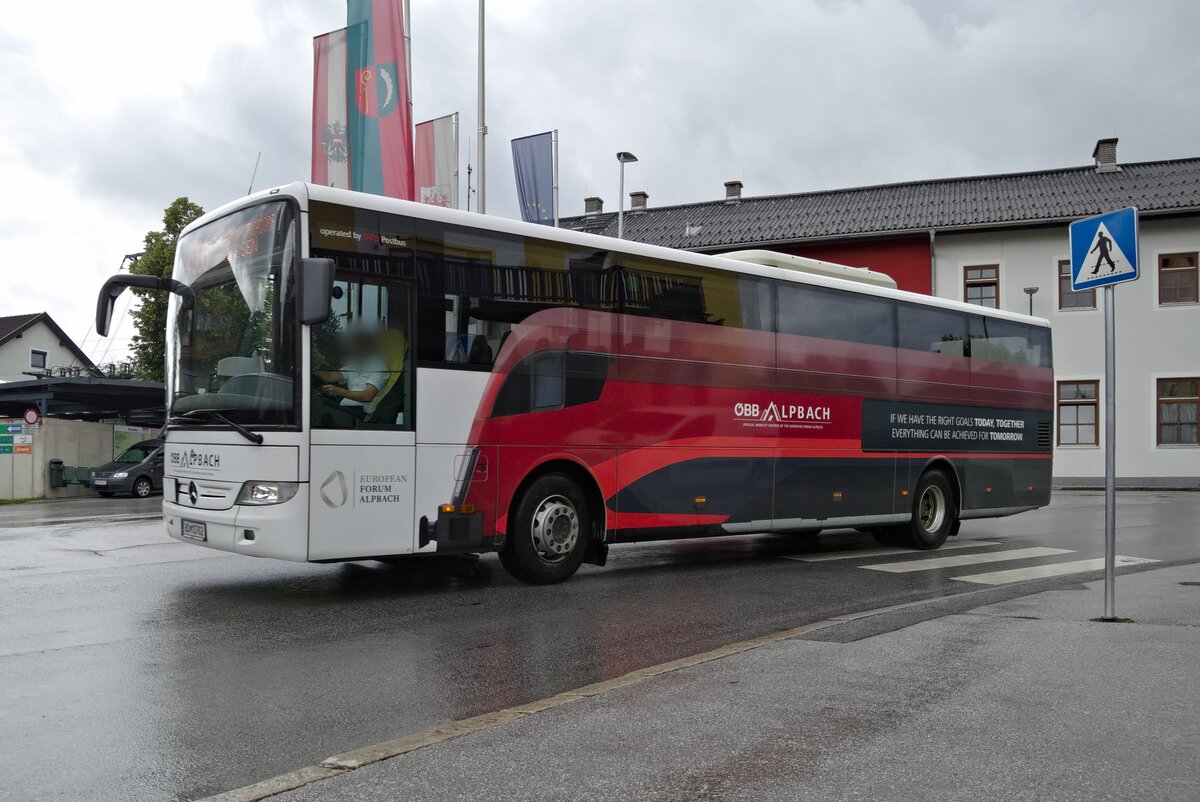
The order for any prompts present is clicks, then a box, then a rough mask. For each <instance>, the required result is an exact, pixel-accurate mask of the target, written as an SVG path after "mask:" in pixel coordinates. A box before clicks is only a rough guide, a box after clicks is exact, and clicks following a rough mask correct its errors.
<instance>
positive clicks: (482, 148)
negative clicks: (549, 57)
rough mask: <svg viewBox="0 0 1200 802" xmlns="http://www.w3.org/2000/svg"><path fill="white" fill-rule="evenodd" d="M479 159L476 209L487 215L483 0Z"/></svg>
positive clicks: (480, 11) (477, 163) (481, 4)
mask: <svg viewBox="0 0 1200 802" xmlns="http://www.w3.org/2000/svg"><path fill="white" fill-rule="evenodd" d="M477 116H478V117H479V157H478V158H477V159H476V160H475V161H476V165H477V166H476V169H477V170H478V171H479V181H478V183H476V185H475V186H476V187H477V189H476V193H477V197H476V203H475V208H476V209H477V210H478V211H479V213H480V214H486V213H487V189H486V188H487V180H486V176H487V169H486V163H487V146H486V142H487V123H486V122H485V121H484V102H483V0H479V110H478V115H477Z"/></svg>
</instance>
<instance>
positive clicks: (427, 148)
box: [416, 114, 458, 209]
mask: <svg viewBox="0 0 1200 802" xmlns="http://www.w3.org/2000/svg"><path fill="white" fill-rule="evenodd" d="M457 128H458V114H447V115H446V116H445V117H438V118H437V119H436V120H429V121H427V122H423V123H421V124H419V125H418V126H417V153H416V168H417V187H416V188H417V200H419V201H421V203H431V204H433V205H434V206H449V207H450V208H451V209H457V208H458V177H457V175H456V172H457V170H456V169H455V168H457V167H458V133H457V130H456V129H457Z"/></svg>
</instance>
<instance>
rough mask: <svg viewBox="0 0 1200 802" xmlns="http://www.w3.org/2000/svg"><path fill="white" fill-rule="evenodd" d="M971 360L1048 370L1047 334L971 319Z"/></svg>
mask: <svg viewBox="0 0 1200 802" xmlns="http://www.w3.org/2000/svg"><path fill="white" fill-rule="evenodd" d="M970 354H971V358H972V359H991V360H995V361H998V362H1011V363H1013V364H1016V365H1030V366H1033V367H1050V331H1049V329H1045V328H1042V327H1040V326H1031V325H1029V324H1027V323H1017V322H1015V321H1011V320H997V319H995V318H987V317H983V316H976V315H972V316H971V347H970Z"/></svg>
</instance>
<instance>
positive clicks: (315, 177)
mask: <svg viewBox="0 0 1200 802" xmlns="http://www.w3.org/2000/svg"><path fill="white" fill-rule="evenodd" d="M346 119H347V107H346V29H345V28H341V29H340V30H336V31H330V32H329V33H326V34H322V35H321V36H317V37H315V38H314V39H313V122H312V182H313V183H314V184H323V185H325V186H327V187H339V188H341V189H349V188H350V140H349V135H348V132H347V130H346Z"/></svg>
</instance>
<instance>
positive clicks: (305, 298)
mask: <svg viewBox="0 0 1200 802" xmlns="http://www.w3.org/2000/svg"><path fill="white" fill-rule="evenodd" d="M333 273H334V264H333V260H332V259H318V258H312V259H301V260H300V273H299V274H298V275H297V276H296V295H297V298H298V299H299V302H300V322H301V323H303V324H304V325H306V326H315V325H317V324H318V323H324V322H325V321H326V320H328V319H329V304H330V303H331V302H332V300H333Z"/></svg>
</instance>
